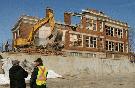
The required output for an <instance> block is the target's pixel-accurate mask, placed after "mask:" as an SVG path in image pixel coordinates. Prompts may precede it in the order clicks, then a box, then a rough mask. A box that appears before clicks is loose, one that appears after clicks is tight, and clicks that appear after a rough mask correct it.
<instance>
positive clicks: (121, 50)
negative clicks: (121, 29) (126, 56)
mask: <svg viewBox="0 0 135 88" xmlns="http://www.w3.org/2000/svg"><path fill="white" fill-rule="evenodd" d="M119 51H120V52H124V48H123V44H122V43H119Z"/></svg>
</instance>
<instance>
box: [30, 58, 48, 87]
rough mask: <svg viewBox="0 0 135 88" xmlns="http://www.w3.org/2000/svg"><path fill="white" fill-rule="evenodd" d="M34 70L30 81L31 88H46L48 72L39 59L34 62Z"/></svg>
mask: <svg viewBox="0 0 135 88" xmlns="http://www.w3.org/2000/svg"><path fill="white" fill-rule="evenodd" d="M34 66H35V68H34V70H33V72H32V75H31V79H30V88H46V81H47V74H48V71H47V69H46V67H45V66H43V61H42V59H41V58H38V59H37V60H35V61H34Z"/></svg>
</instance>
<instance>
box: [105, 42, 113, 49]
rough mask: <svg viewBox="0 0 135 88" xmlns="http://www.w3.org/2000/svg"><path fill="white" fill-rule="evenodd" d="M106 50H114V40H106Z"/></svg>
mask: <svg viewBox="0 0 135 88" xmlns="http://www.w3.org/2000/svg"><path fill="white" fill-rule="evenodd" d="M106 50H108V51H114V42H112V41H106Z"/></svg>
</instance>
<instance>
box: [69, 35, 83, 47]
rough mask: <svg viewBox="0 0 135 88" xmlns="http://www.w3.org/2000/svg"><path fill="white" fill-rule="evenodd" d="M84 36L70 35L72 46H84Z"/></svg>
mask: <svg viewBox="0 0 135 88" xmlns="http://www.w3.org/2000/svg"><path fill="white" fill-rule="evenodd" d="M82 44H83V42H82V35H80V34H70V46H83V45H82Z"/></svg>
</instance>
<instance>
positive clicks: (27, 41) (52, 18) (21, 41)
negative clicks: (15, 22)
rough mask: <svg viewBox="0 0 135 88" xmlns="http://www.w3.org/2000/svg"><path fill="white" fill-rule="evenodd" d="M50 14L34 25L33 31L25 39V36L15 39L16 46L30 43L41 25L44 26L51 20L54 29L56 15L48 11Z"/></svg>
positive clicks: (52, 29) (50, 23)
mask: <svg viewBox="0 0 135 88" xmlns="http://www.w3.org/2000/svg"><path fill="white" fill-rule="evenodd" d="M48 14H49V16H48V17H46V18H43V19H41V20H40V21H38V22H37V23H36V24H35V25H34V26H33V29H32V31H31V32H30V34H29V36H28V38H27V39H23V38H18V39H16V41H15V43H14V44H15V45H16V46H25V45H30V44H31V42H32V41H33V38H34V35H35V33H36V32H37V31H38V30H39V29H40V27H41V26H43V25H44V24H45V23H48V22H49V25H50V27H51V31H54V25H55V21H54V15H53V13H51V12H49V13H48Z"/></svg>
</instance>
